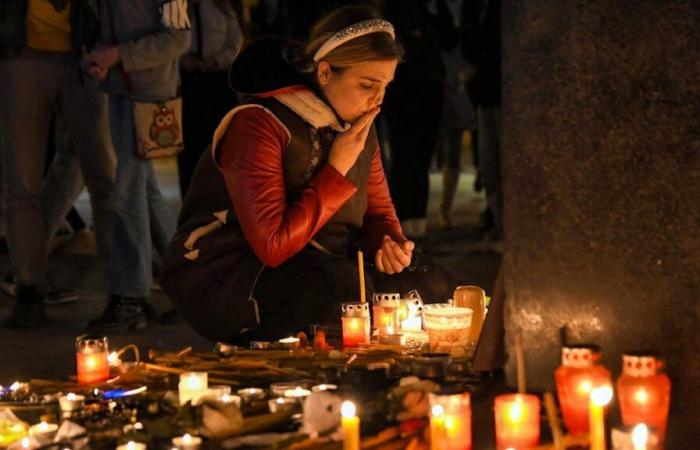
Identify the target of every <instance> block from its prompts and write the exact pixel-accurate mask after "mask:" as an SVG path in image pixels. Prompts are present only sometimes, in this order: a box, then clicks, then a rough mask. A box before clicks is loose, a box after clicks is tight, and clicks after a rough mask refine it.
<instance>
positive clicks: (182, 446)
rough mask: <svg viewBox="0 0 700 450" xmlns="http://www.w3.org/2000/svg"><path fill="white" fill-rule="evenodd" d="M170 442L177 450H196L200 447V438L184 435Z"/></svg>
mask: <svg viewBox="0 0 700 450" xmlns="http://www.w3.org/2000/svg"><path fill="white" fill-rule="evenodd" d="M171 442H172V444H173V447H175V448H176V449H178V450H198V449H199V447H200V446H201V445H202V438H201V437H199V436H191V435H189V434H187V433H185V434H184V435H183V436H178V437H174V438H173V439H172V440H171Z"/></svg>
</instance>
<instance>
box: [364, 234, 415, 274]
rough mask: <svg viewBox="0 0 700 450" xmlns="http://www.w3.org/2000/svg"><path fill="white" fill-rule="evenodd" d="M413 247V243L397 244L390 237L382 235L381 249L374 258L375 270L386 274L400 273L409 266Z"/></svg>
mask: <svg viewBox="0 0 700 450" xmlns="http://www.w3.org/2000/svg"><path fill="white" fill-rule="evenodd" d="M415 246H416V245H415V244H414V243H413V241H405V242H404V243H403V244H398V243H396V242H395V241H393V240H392V239H391V237H390V236H388V235H384V240H383V241H382V247H381V248H380V249H379V250H377V254H376V255H375V257H374V264H375V265H376V266H377V270H379V271H380V272H382V273H388V274H393V273H400V272H401V271H402V270H403V269H405V268H406V267H408V265H409V264H411V258H412V257H413V249H414V248H415Z"/></svg>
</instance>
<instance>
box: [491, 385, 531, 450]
mask: <svg viewBox="0 0 700 450" xmlns="http://www.w3.org/2000/svg"><path fill="white" fill-rule="evenodd" d="M495 416H496V445H497V447H498V448H499V449H506V448H527V447H534V446H536V445H537V444H538V443H539V442H540V399H539V398H538V397H537V396H535V395H531V394H506V395H499V396H497V397H496V399H495Z"/></svg>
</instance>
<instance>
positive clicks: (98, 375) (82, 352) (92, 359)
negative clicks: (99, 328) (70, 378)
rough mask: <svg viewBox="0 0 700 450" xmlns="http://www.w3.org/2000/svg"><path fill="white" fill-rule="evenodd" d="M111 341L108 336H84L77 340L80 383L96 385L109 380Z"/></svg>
mask: <svg viewBox="0 0 700 450" xmlns="http://www.w3.org/2000/svg"><path fill="white" fill-rule="evenodd" d="M108 356H109V341H108V340H107V337H106V336H95V335H87V334H85V335H82V336H79V337H78V338H76V340H75V359H76V365H77V372H78V383H80V384H95V383H100V382H102V381H105V380H107V379H108V378H109V360H108Z"/></svg>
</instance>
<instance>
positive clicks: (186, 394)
mask: <svg viewBox="0 0 700 450" xmlns="http://www.w3.org/2000/svg"><path fill="white" fill-rule="evenodd" d="M178 391H179V394H180V405H184V404H185V403H187V402H192V404H193V405H195V404H197V401H199V399H200V398H201V397H205V396H206V395H207V394H208V393H209V390H208V376H207V373H206V372H186V373H183V374H181V375H180V384H179V385H178Z"/></svg>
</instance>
